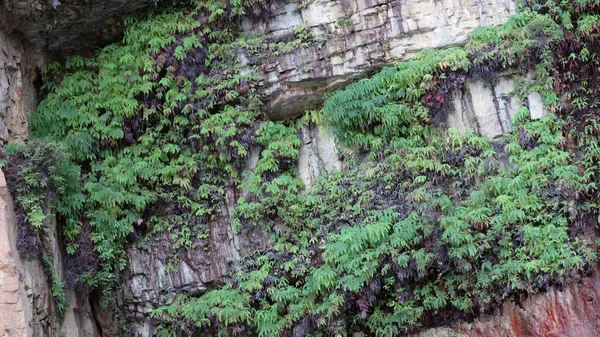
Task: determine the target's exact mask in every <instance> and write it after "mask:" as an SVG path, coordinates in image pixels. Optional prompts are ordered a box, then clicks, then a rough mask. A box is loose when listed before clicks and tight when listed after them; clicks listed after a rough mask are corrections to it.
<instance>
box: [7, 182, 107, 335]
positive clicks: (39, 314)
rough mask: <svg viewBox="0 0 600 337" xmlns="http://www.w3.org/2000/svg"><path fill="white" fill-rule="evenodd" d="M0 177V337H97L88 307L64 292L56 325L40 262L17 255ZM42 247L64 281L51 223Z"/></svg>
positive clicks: (11, 206) (12, 220) (11, 205)
mask: <svg viewBox="0 0 600 337" xmlns="http://www.w3.org/2000/svg"><path fill="white" fill-rule="evenodd" d="M14 209H15V206H14V203H13V201H12V198H11V196H10V194H9V193H8V189H7V186H6V181H5V179H4V174H3V173H2V171H0V335H1V336H6V337H9V336H10V337H13V336H14V337H53V336H57V337H58V336H61V335H62V336H74V337H97V336H101V334H100V333H99V331H98V330H97V327H96V324H95V320H94V318H93V315H92V312H91V308H90V306H89V304H87V303H85V302H83V301H81V300H80V299H78V298H77V296H76V295H75V293H74V292H72V291H66V297H67V299H68V300H69V307H68V308H67V310H66V312H65V317H64V320H63V321H62V324H57V323H58V321H57V319H56V310H57V309H56V307H55V304H54V301H53V298H52V291H51V288H50V286H49V285H48V283H47V278H46V274H45V272H44V268H43V266H42V263H41V262H40V261H39V260H32V261H25V260H22V259H21V258H20V256H19V252H18V248H17V242H18V233H19V230H18V224H17V218H16V214H15V212H14ZM47 228H48V230H47V232H46V233H45V234H46V235H44V237H45V239H44V242H43V246H45V247H47V248H46V250H49V251H50V260H51V261H52V264H53V268H54V270H56V271H57V275H58V277H59V278H61V279H64V277H63V266H62V258H63V256H62V255H63V253H62V248H61V246H60V244H59V243H58V242H57V239H56V238H57V237H58V235H57V233H56V230H57V227H56V222H55V221H54V220H53V219H50V221H49V223H48V227H47Z"/></svg>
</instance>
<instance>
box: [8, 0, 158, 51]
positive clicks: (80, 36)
mask: <svg viewBox="0 0 600 337" xmlns="http://www.w3.org/2000/svg"><path fill="white" fill-rule="evenodd" d="M155 4H157V2H155V1H151V0H133V1H132V0H129V1H122V0H103V1H85V0H83V1H81V0H48V1H46V0H3V1H0V31H2V30H5V31H7V32H10V33H11V34H12V35H13V36H14V37H16V38H20V39H21V38H22V39H25V40H27V41H28V42H30V43H31V44H34V45H36V46H38V47H43V48H45V49H48V50H50V51H61V52H64V51H68V50H83V48H84V47H93V46H94V45H98V44H106V43H107V42H113V41H115V39H117V38H118V37H119V36H120V35H121V33H120V27H118V26H115V25H113V24H112V23H111V21H107V19H111V18H114V17H116V16H122V15H126V14H128V13H130V12H132V11H135V10H140V9H142V8H145V7H148V6H149V5H155Z"/></svg>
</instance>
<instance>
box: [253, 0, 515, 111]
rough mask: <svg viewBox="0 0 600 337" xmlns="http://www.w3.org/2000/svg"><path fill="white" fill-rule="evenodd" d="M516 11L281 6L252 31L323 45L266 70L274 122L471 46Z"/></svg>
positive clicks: (459, 5) (323, 3) (474, 6)
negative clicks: (418, 60)
mask: <svg viewBox="0 0 600 337" xmlns="http://www.w3.org/2000/svg"><path fill="white" fill-rule="evenodd" d="M514 11H515V3H514V1H512V0H359V1H350V0H334V1H328V0H315V1H312V2H310V3H308V4H306V5H302V6H300V5H298V4H287V5H275V8H274V18H271V19H270V20H267V21H265V22H261V23H255V22H254V23H251V22H246V24H245V28H246V29H247V30H260V31H262V32H264V33H265V34H275V35H279V36H283V35H285V34H292V33H294V32H296V31H297V30H298V29H301V28H304V29H306V30H307V31H310V32H312V33H313V34H314V35H315V37H316V39H317V40H321V41H322V42H321V43H318V44H315V45H313V46H312V47H309V48H303V49H300V50H297V51H296V52H294V53H290V54H286V55H282V56H278V57H273V58H271V59H270V60H268V61H267V62H266V64H265V65H264V68H263V78H264V83H263V91H264V93H265V94H266V95H267V97H268V98H269V100H270V108H269V111H270V114H269V116H270V117H271V118H273V119H281V118H285V117H290V116H298V115H300V114H302V113H304V111H306V110H307V109H311V108H313V107H315V106H318V105H319V104H321V103H322V100H323V95H324V94H325V93H326V92H330V91H333V90H335V89H337V88H341V87H344V86H346V85H347V84H349V83H350V82H352V81H354V80H357V79H360V78H363V77H366V76H367V75H369V74H371V73H372V72H374V71H376V70H377V69H378V68H379V67H381V65H382V64H385V63H389V62H393V61H401V60H405V59H407V58H408V57H410V56H411V55H414V54H415V53H416V52H418V51H420V50H422V49H426V48H444V47H449V46H454V45H461V44H464V43H465V42H466V40H467V35H468V33H469V32H471V31H472V30H473V29H475V28H477V27H481V26H489V25H499V24H502V23H504V22H506V20H508V18H509V17H510V15H511V14H513V13H514Z"/></svg>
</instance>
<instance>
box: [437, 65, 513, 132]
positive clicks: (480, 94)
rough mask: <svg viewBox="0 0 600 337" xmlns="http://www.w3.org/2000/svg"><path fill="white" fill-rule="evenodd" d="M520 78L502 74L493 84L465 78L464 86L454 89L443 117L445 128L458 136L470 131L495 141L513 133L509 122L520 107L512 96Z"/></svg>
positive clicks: (510, 74) (511, 74)
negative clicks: (451, 129)
mask: <svg viewBox="0 0 600 337" xmlns="http://www.w3.org/2000/svg"><path fill="white" fill-rule="evenodd" d="M518 76H520V75H519V74H514V73H505V74H501V75H499V77H498V78H497V79H496V80H495V81H494V82H495V83H494V84H492V83H491V82H490V81H484V80H482V79H476V80H472V79H468V80H467V81H466V82H465V83H464V86H463V87H461V88H458V89H454V90H453V92H452V94H451V100H452V104H449V105H448V107H447V109H446V110H447V111H446V116H445V118H444V119H445V124H446V126H447V127H454V128H456V129H457V130H458V131H459V132H460V133H464V132H466V131H473V132H475V133H478V134H480V135H483V136H487V137H490V138H495V137H499V136H502V135H503V134H505V133H507V132H510V131H512V128H511V125H510V121H511V120H512V118H513V117H514V115H515V114H516V113H517V111H518V110H519V108H520V104H519V102H518V101H517V99H516V97H515V96H514V94H513V93H512V91H513V90H514V87H515V79H516V77H518Z"/></svg>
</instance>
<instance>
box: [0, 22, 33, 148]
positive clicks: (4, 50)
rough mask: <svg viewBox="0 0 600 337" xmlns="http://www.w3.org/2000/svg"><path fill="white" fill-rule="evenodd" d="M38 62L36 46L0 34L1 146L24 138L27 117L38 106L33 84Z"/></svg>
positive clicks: (26, 133) (26, 129) (26, 130)
mask: <svg viewBox="0 0 600 337" xmlns="http://www.w3.org/2000/svg"><path fill="white" fill-rule="evenodd" d="M26 50H27V52H25V51H26ZM41 61H42V56H41V54H40V53H39V52H36V47H35V46H30V45H27V44H24V43H22V42H20V41H18V40H16V39H14V38H13V37H11V36H9V35H7V34H4V33H2V32H0V143H1V144H5V143H7V142H12V141H23V140H24V139H25V138H27V135H28V133H29V131H28V125H27V116H28V115H29V113H30V112H31V111H33V110H34V109H35V108H36V106H37V94H36V90H35V87H34V82H35V80H36V78H37V70H36V68H37V67H41Z"/></svg>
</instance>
